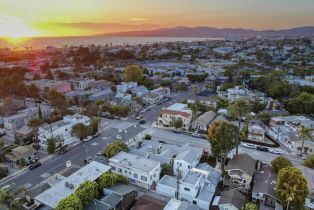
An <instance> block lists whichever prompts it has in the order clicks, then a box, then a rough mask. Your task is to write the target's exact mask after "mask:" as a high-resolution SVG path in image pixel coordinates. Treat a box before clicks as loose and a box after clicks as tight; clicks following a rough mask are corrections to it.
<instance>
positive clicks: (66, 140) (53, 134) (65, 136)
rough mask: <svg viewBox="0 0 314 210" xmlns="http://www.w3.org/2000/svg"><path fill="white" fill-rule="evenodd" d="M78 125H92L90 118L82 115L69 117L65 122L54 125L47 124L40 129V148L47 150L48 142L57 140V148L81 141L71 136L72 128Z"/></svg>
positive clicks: (65, 117) (64, 118)
mask: <svg viewBox="0 0 314 210" xmlns="http://www.w3.org/2000/svg"><path fill="white" fill-rule="evenodd" d="M78 123H83V124H84V125H89V124H90V118H89V117H86V116H82V115H67V116H64V117H63V120H60V121H58V122H55V123H52V124H45V125H43V126H41V127H39V129H38V139H39V141H40V143H39V144H40V146H41V147H42V148H44V149H47V140H48V139H49V138H54V139H56V141H57V142H56V143H57V146H59V145H60V146H63V145H70V144H72V143H74V142H77V141H79V140H78V139H77V138H75V137H73V136H72V135H71V131H72V127H73V126H74V125H76V124H78Z"/></svg>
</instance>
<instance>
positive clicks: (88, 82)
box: [72, 78, 95, 90]
mask: <svg viewBox="0 0 314 210" xmlns="http://www.w3.org/2000/svg"><path fill="white" fill-rule="evenodd" d="M94 82H95V79H93V78H85V79H76V80H74V81H72V84H73V87H74V90H86V89H87V88H90V87H92V85H93V84H94Z"/></svg>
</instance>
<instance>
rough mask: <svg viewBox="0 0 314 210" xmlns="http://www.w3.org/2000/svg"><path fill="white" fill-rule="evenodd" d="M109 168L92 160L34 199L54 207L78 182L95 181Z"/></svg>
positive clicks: (71, 191)
mask: <svg viewBox="0 0 314 210" xmlns="http://www.w3.org/2000/svg"><path fill="white" fill-rule="evenodd" d="M109 170H110V167H109V166H107V165H104V164H101V163H98V162H95V161H93V162H91V163H89V164H88V165H86V166H84V167H83V168H81V169H79V170H78V171H76V172H75V173H73V174H72V175H70V176H68V177H67V178H65V179H63V180H61V181H60V182H58V183H57V184H55V185H54V186H52V187H51V188H50V189H48V190H46V191H45V192H43V193H41V194H40V195H38V196H36V197H35V200H37V201H38V202H40V203H42V204H44V205H46V206H49V207H51V208H56V207H57V205H58V203H59V202H60V201H61V200H62V199H64V198H66V197H68V196H69V195H71V194H72V193H74V192H75V190H76V189H77V188H78V187H79V185H80V184H82V183H83V182H85V181H95V180H96V179H97V178H98V177H99V176H101V175H102V174H103V173H105V172H107V171H109Z"/></svg>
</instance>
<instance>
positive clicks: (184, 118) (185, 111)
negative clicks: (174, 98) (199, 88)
mask: <svg viewBox="0 0 314 210" xmlns="http://www.w3.org/2000/svg"><path fill="white" fill-rule="evenodd" d="M176 121H181V122H182V129H186V130H188V129H189V128H190V125H191V121H192V110H190V109H189V108H188V106H187V105H186V104H181V103H175V104H173V105H171V106H170V107H168V108H164V109H162V110H161V111H160V113H159V117H158V121H157V124H158V125H161V126H165V127H174V124H175V122H176Z"/></svg>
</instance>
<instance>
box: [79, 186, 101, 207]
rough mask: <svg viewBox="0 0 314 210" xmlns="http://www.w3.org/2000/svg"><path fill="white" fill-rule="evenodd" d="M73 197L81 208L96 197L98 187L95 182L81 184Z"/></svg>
mask: <svg viewBox="0 0 314 210" xmlns="http://www.w3.org/2000/svg"><path fill="white" fill-rule="evenodd" d="M75 195H76V196H77V197H78V198H79V199H80V200H81V203H82V205H83V207H86V206H87V205H88V204H89V202H90V201H91V200H92V199H93V198H95V197H97V196H98V185H97V183H96V182H92V181H86V182H84V183H82V184H81V185H80V186H79V187H78V188H77V189H76V191H75Z"/></svg>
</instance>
